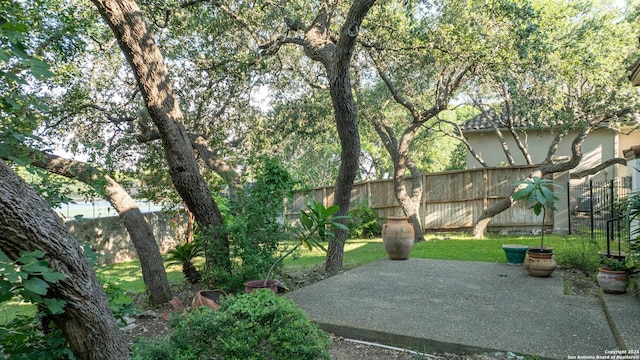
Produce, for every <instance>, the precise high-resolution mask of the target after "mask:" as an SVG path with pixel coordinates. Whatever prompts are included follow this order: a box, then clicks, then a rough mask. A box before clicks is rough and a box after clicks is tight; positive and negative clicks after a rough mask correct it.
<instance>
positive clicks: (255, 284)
mask: <svg viewBox="0 0 640 360" xmlns="http://www.w3.org/2000/svg"><path fill="white" fill-rule="evenodd" d="M256 289H269V290H271V291H273V292H274V293H276V294H277V293H278V282H277V281H275V280H269V281H267V283H266V285H265V283H264V280H251V281H247V282H246V283H244V292H245V293H247V294H250V293H252V292H254V291H255V290H256Z"/></svg>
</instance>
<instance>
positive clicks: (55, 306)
mask: <svg viewBox="0 0 640 360" xmlns="http://www.w3.org/2000/svg"><path fill="white" fill-rule="evenodd" d="M42 301H43V303H44V305H45V306H46V308H47V311H48V312H49V313H50V314H52V315H56V314H62V313H64V307H65V306H66V305H67V302H66V301H64V300H62V299H49V298H44V299H42Z"/></svg>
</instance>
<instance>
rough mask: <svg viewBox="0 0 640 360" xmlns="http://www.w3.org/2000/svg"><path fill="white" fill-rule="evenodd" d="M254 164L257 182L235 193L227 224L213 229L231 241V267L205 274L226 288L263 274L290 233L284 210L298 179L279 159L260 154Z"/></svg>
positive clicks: (237, 286) (231, 289)
mask: <svg viewBox="0 0 640 360" xmlns="http://www.w3.org/2000/svg"><path fill="white" fill-rule="evenodd" d="M252 165H253V169H254V172H255V174H254V175H253V179H254V182H253V183H252V184H250V185H248V186H246V187H245V188H244V189H243V190H239V191H237V192H236V193H235V195H234V197H233V198H232V200H230V202H229V208H228V212H226V213H224V214H223V217H224V220H225V221H224V225H223V226H220V227H218V228H217V229H214V231H215V233H216V234H218V235H219V236H224V237H226V238H227V239H228V241H229V248H230V249H229V250H230V254H229V255H227V256H229V257H230V258H232V259H234V262H233V263H232V269H231V271H224V270H221V269H211V270H210V271H209V272H208V273H206V274H204V278H205V281H206V282H208V283H211V284H212V285H213V286H215V288H218V289H223V290H225V291H227V292H235V291H239V290H241V289H243V287H244V286H243V284H244V282H245V281H248V280H253V279H260V278H264V276H265V275H266V274H267V272H268V271H269V268H270V267H271V265H272V264H273V263H274V261H275V260H276V258H277V257H276V255H277V252H278V245H279V244H280V243H281V241H283V240H286V239H287V237H288V235H287V232H286V229H285V224H284V222H283V220H282V214H283V212H284V201H285V198H286V197H287V196H290V195H291V194H292V191H293V190H292V189H293V186H294V184H295V182H294V180H293V179H292V178H291V176H290V175H289V173H288V172H287V171H286V169H285V168H284V166H283V165H282V164H281V163H280V162H279V161H278V160H277V159H273V158H268V157H258V158H257V159H255V160H253V162H252ZM207 257H208V258H209V257H215V254H207Z"/></svg>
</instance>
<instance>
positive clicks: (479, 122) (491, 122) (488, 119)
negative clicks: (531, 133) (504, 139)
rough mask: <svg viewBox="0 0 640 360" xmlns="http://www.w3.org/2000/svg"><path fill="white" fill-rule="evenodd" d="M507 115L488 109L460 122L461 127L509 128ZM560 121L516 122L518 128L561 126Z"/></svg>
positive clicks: (519, 120)
mask: <svg viewBox="0 0 640 360" xmlns="http://www.w3.org/2000/svg"><path fill="white" fill-rule="evenodd" d="M506 124H507V117H506V116H504V115H503V114H502V113H497V112H495V111H487V112H483V113H481V114H479V115H476V116H474V117H471V118H469V119H468V120H467V121H465V122H463V123H462V124H460V128H461V129H462V131H485V130H493V129H495V128H496V126H497V127H498V128H500V129H506V128H507V125H506ZM561 125H562V124H561V123H560V122H556V121H542V122H535V121H534V120H530V119H518V120H517V121H516V123H515V124H514V126H515V128H516V129H522V128H527V129H532V128H537V129H548V128H554V127H558V126H561Z"/></svg>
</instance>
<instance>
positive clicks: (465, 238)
mask: <svg viewBox="0 0 640 360" xmlns="http://www.w3.org/2000/svg"><path fill="white" fill-rule="evenodd" d="M426 240H427V241H424V242H420V243H416V244H415V245H414V247H413V250H412V252H411V257H412V258H422V259H442V260H461V261H484V262H506V258H505V255H504V252H503V250H502V244H522V245H528V246H535V245H539V244H540V237H539V236H500V235H490V236H488V237H487V238H486V239H482V240H477V239H473V238H472V237H471V236H470V235H468V234H462V233H461V234H455V233H453V234H428V235H426ZM545 246H551V247H553V248H554V253H555V254H556V259H557V261H558V264H560V265H565V266H569V267H579V266H589V267H593V266H597V259H598V257H597V251H598V250H605V249H606V244H605V243H600V244H593V243H590V242H589V240H588V239H586V238H584V237H577V236H558V235H546V236H545ZM344 250H345V252H344V262H343V265H344V269H353V268H355V267H358V266H362V265H365V264H368V263H371V262H374V261H377V260H381V259H384V258H386V257H387V255H386V253H385V251H384V246H383V244H382V239H380V238H376V239H350V240H348V241H347V243H346V244H345V248H344ZM324 260H325V254H324V252H322V251H320V250H312V251H308V250H306V249H305V250H300V251H299V252H298V253H297V254H295V255H294V256H290V257H288V258H286V259H285V260H284V270H285V271H297V270H302V269H304V268H309V267H312V266H316V265H319V264H322V263H323V262H324ZM194 263H195V264H196V266H198V267H201V266H202V264H203V263H204V259H196V261H195V262H194ZM98 274H99V276H102V277H105V278H108V279H109V280H110V281H112V282H114V283H115V284H117V285H119V286H120V287H121V288H122V289H123V290H125V291H130V292H133V293H142V292H144V291H145V286H144V282H143V280H142V273H141V270H140V262H139V261H138V260H135V261H129V262H125V263H120V264H115V265H109V266H104V267H102V268H100V269H99V270H98ZM167 276H168V278H169V281H170V282H174V283H180V282H183V281H184V275H183V274H182V269H181V267H180V266H170V267H168V268H167ZM34 312H35V309H34V307H33V306H32V305H30V304H25V303H22V302H20V301H19V300H12V301H10V302H8V303H4V304H2V305H0V326H1V325H4V324H6V322H8V321H10V320H11V319H13V318H14V317H15V316H17V315H21V314H24V315H32V314H33V313H34Z"/></svg>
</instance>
